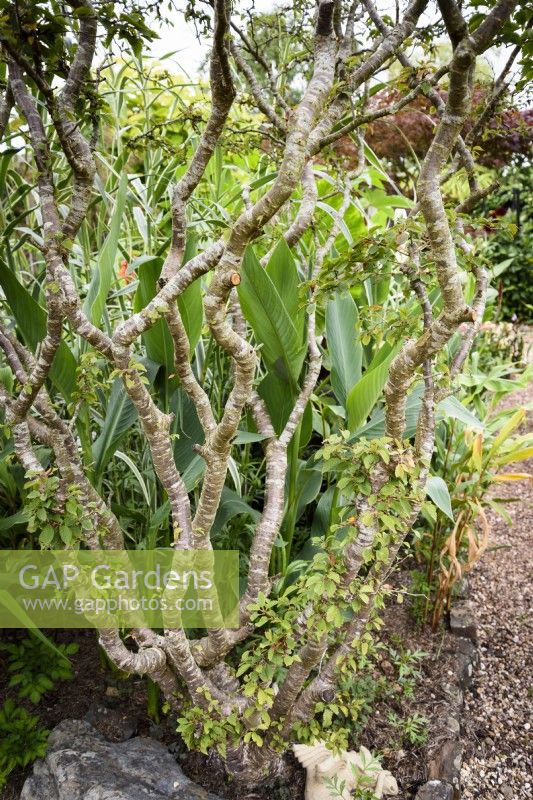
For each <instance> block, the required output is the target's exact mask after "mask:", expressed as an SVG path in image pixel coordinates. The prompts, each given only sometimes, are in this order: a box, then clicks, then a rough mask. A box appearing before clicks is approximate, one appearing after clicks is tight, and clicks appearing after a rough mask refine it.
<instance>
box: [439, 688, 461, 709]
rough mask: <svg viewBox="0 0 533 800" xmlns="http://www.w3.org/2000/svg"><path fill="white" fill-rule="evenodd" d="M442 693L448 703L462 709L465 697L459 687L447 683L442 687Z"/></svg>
mask: <svg viewBox="0 0 533 800" xmlns="http://www.w3.org/2000/svg"><path fill="white" fill-rule="evenodd" d="M442 691H443V692H444V695H445V697H446V699H447V700H448V702H449V703H450V704H451V705H452V706H453V707H454V708H462V707H463V703H464V695H463V690H462V689H461V687H460V686H457V685H456V684H454V683H445V684H444V685H443V687H442Z"/></svg>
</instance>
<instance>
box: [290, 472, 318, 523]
mask: <svg viewBox="0 0 533 800" xmlns="http://www.w3.org/2000/svg"><path fill="white" fill-rule="evenodd" d="M321 485H322V473H321V471H320V470H315V469H310V468H309V467H308V466H307V465H306V462H305V461H301V462H300V463H299V464H298V475H297V478H296V496H295V503H296V516H295V519H296V520H298V519H299V518H300V516H301V515H302V513H303V511H304V509H305V507H306V506H308V505H309V504H310V503H312V502H313V500H314V499H315V498H316V496H317V494H318V493H319V491H320V487H321Z"/></svg>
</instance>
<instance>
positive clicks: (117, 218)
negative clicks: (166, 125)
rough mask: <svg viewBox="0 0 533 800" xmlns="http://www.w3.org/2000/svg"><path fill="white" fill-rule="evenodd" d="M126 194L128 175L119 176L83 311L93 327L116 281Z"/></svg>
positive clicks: (98, 319) (101, 314)
mask: <svg viewBox="0 0 533 800" xmlns="http://www.w3.org/2000/svg"><path fill="white" fill-rule="evenodd" d="M127 194H128V175H127V173H126V172H123V173H122V174H121V176H120V181H119V184H118V190H117V195H116V198H115V207H114V209H113V214H112V216H111V220H110V222H109V233H108V234H107V236H106V239H105V241H104V244H103V247H102V249H101V251H100V254H99V257H98V261H97V263H96V265H95V268H94V270H93V276H92V279H91V283H90V285H89V291H88V292H87V297H86V298H85V303H84V306H83V309H84V311H85V313H86V314H87V316H88V317H89V319H90V320H91V322H92V323H93V324H94V325H99V324H100V322H101V320H102V316H103V313H104V307H105V301H106V298H107V295H108V292H109V290H110V288H111V286H112V285H113V282H114V281H115V279H116V270H115V263H116V258H117V252H118V240H119V235H120V233H121V229H122V217H123V216H124V211H125V208H126V197H127Z"/></svg>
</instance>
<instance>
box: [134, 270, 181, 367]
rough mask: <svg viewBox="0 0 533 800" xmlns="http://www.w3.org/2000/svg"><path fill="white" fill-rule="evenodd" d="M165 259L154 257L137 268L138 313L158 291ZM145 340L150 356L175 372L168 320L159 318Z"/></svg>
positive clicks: (145, 335)
mask: <svg viewBox="0 0 533 800" xmlns="http://www.w3.org/2000/svg"><path fill="white" fill-rule="evenodd" d="M162 266H163V260H162V259H161V258H152V259H150V260H147V261H144V263H143V264H141V265H140V266H139V267H138V269H137V275H138V277H139V285H138V287H137V291H136V293H135V297H134V299H133V310H134V311H135V312H136V313H137V312H139V311H141V309H143V308H145V306H147V305H148V303H149V302H150V300H152V298H153V297H155V295H156V293H157V280H158V278H159V275H160V274H161V267H162ZM142 338H143V341H144V344H145V346H146V352H147V353H148V357H149V358H151V359H152V361H155V362H156V363H157V364H163V365H164V366H165V368H166V370H167V374H172V373H173V372H174V344H173V342H172V337H171V335H170V331H169V329H168V325H167V322H166V320H164V319H159V320H158V321H157V322H156V323H155V324H154V325H152V327H151V328H150V329H149V330H147V331H146V333H143V336H142Z"/></svg>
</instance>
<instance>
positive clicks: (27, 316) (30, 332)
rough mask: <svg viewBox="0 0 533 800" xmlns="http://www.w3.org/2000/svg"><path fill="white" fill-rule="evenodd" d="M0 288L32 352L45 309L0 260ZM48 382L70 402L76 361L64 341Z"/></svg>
mask: <svg viewBox="0 0 533 800" xmlns="http://www.w3.org/2000/svg"><path fill="white" fill-rule="evenodd" d="M0 286H1V287H2V289H3V290H4V294H5V296H6V300H7V304H8V306H9V309H10V311H11V313H12V314H13V317H14V318H15V321H16V323H17V327H18V328H19V330H20V332H21V334H22V338H23V339H24V342H25V343H26V344H27V346H28V347H29V348H30V350H32V351H35V350H36V349H37V345H38V344H39V342H41V341H42V340H43V339H44V337H45V336H46V320H47V314H46V311H45V309H44V308H42V307H41V306H40V305H39V303H38V302H37V301H36V300H35V299H34V298H33V297H32V296H31V294H30V293H29V292H28V290H27V289H26V288H25V287H24V286H23V285H22V284H21V283H19V281H18V280H17V278H16V276H15V275H14V273H13V272H12V271H11V270H10V269H9V267H8V266H7V265H6V264H5V262H4V261H2V260H0ZM50 380H51V381H52V383H53V384H54V386H55V387H56V388H57V389H59V391H60V392H61V394H62V395H63V397H64V398H65V399H66V400H69V399H70V395H71V394H72V391H73V389H74V386H75V383H76V359H75V358H74V356H73V355H72V352H71V351H70V349H69V348H68V347H67V345H66V344H65V342H63V341H61V342H60V344H59V347H58V349H57V353H56V354H55V357H54V360H53V362H52V367H51V369H50Z"/></svg>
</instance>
